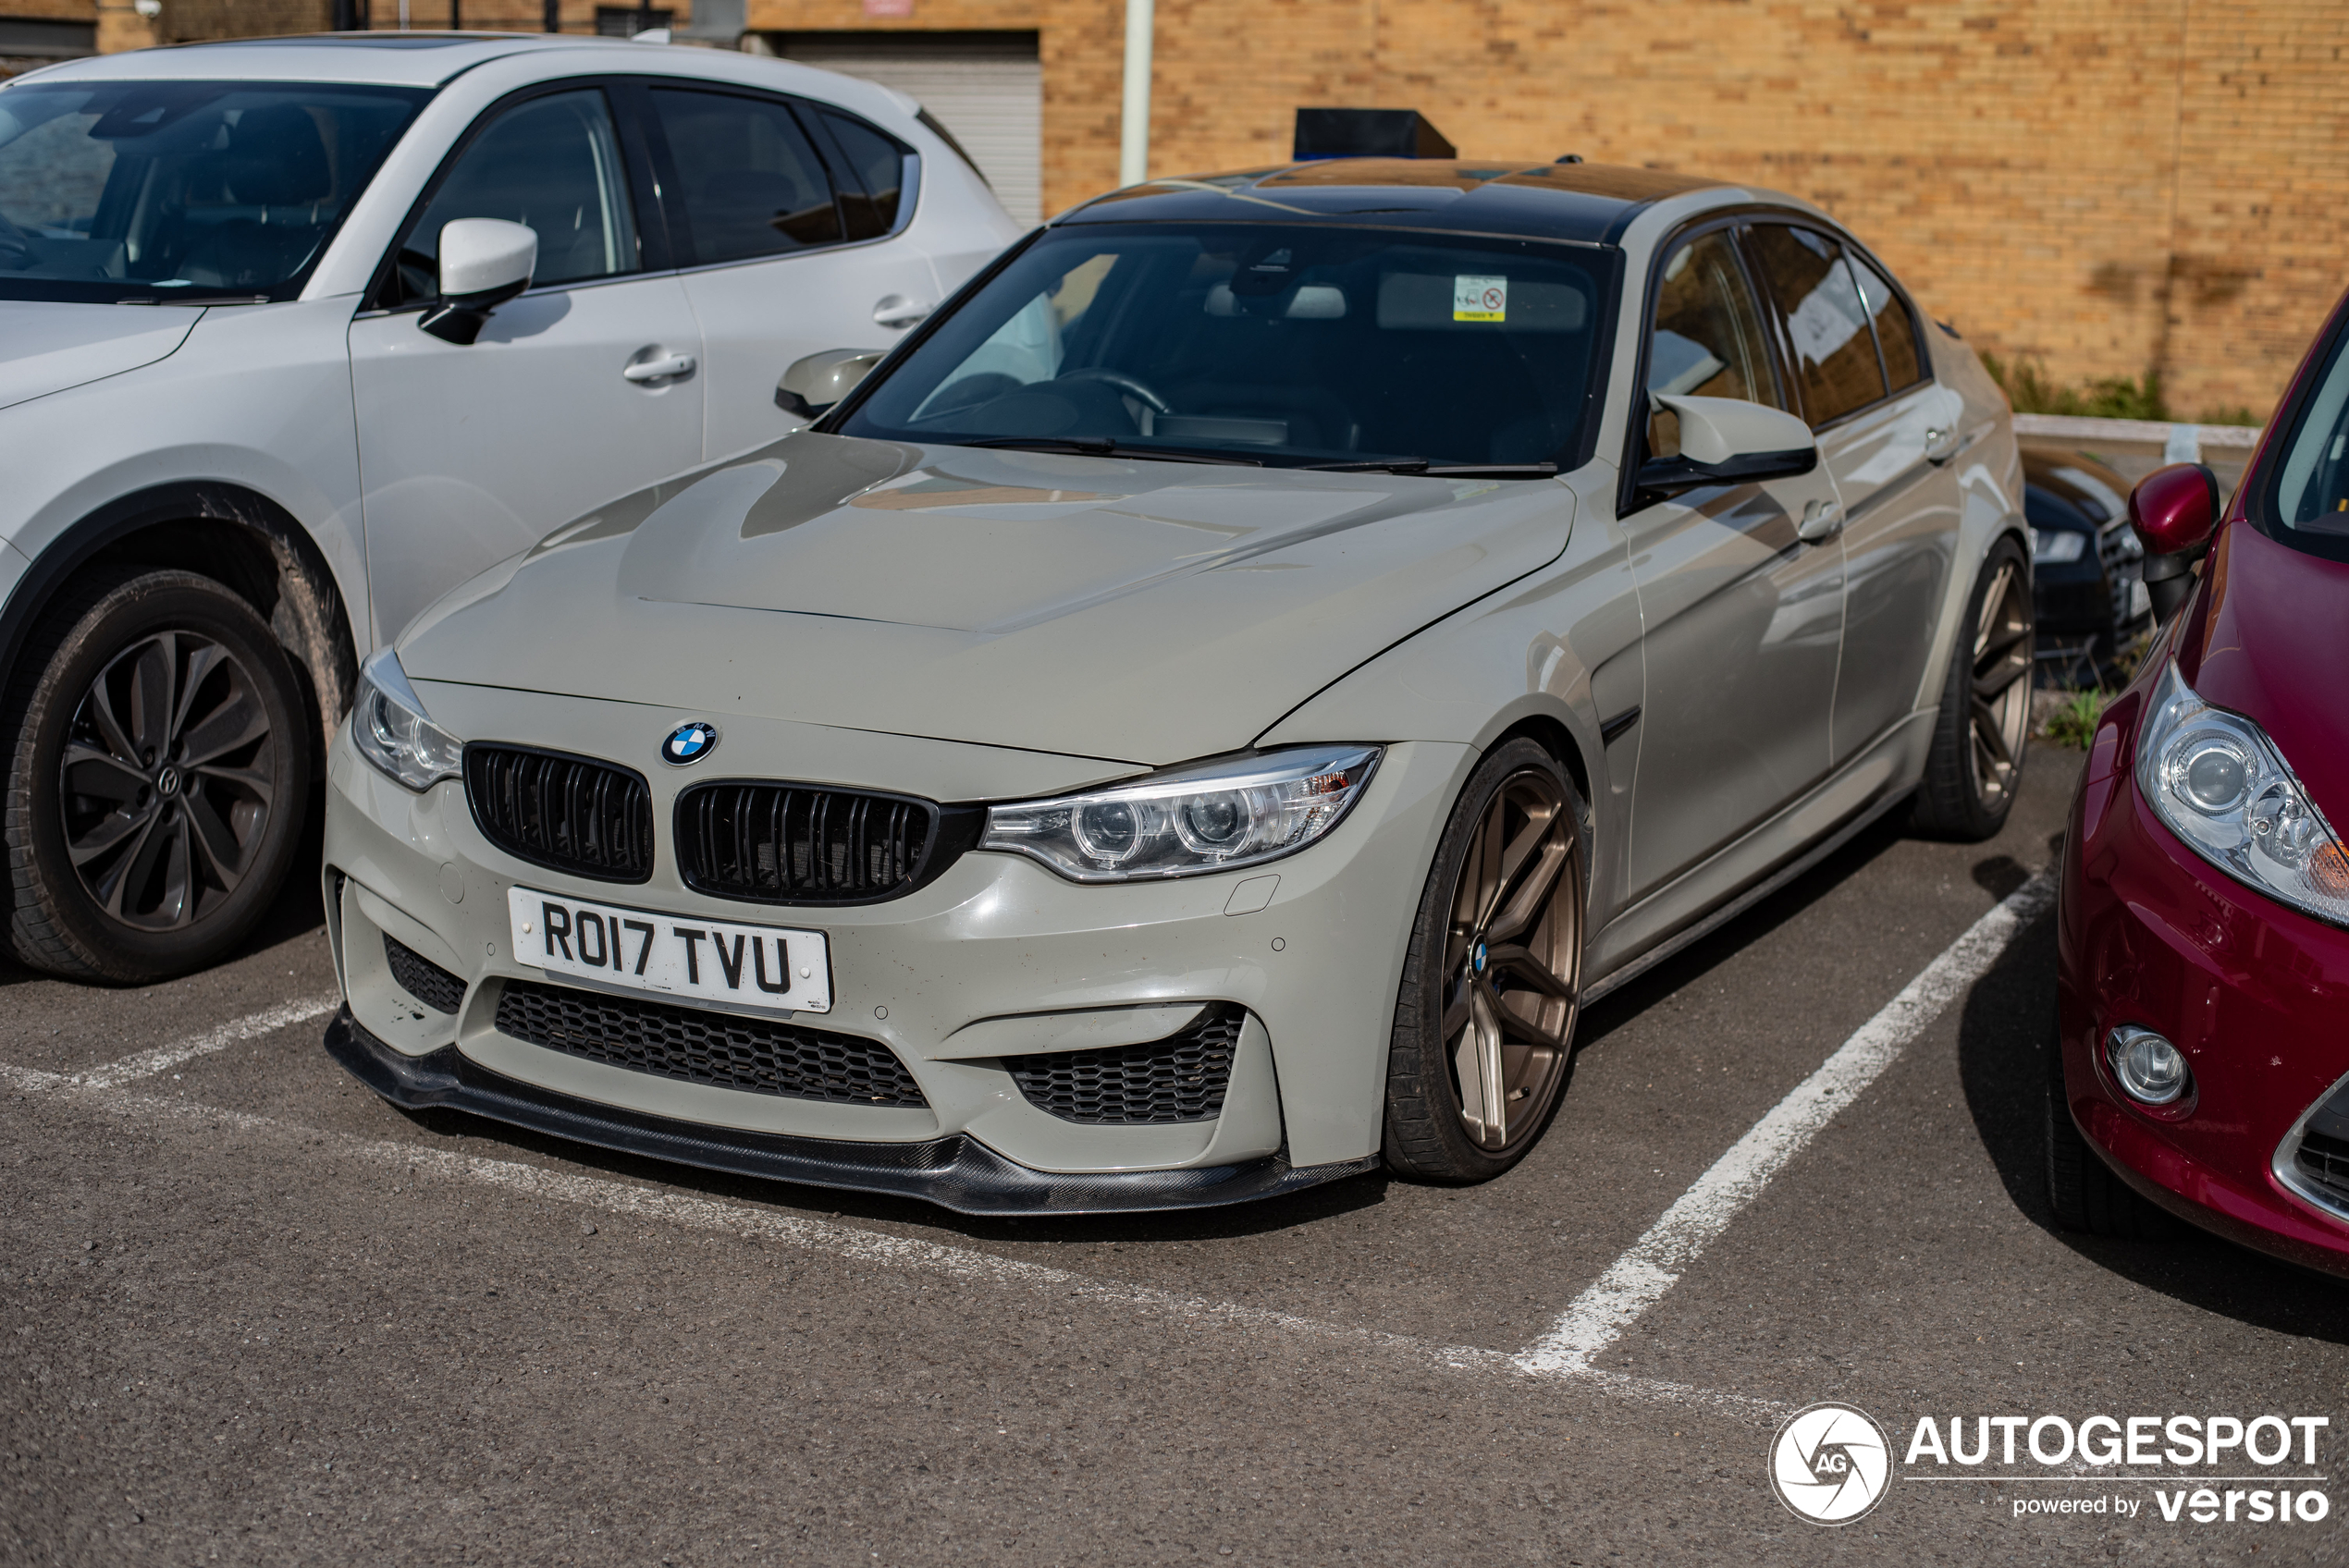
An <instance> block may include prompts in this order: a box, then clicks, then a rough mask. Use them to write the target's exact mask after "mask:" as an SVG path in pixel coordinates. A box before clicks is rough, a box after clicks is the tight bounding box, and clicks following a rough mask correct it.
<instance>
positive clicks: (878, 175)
mask: <svg viewBox="0 0 2349 1568" xmlns="http://www.w3.org/2000/svg"><path fill="white" fill-rule="evenodd" d="M823 116H824V124H825V125H826V126H828V127H829V128H830V130H831V133H832V140H833V141H836V142H838V143H839V144H840V150H841V153H842V155H843V156H845V157H846V158H847V160H848V166H849V167H850V168H852V169H854V170H855V172H856V178H857V179H858V181H859V182H861V183H862V185H863V186H864V189H863V190H858V191H855V192H851V191H848V190H842V192H841V193H840V206H841V212H842V214H843V215H844V216H845V217H846V218H847V220H848V238H850V239H878V238H879V236H881V235H884V234H887V233H888V232H889V231H890V230H892V229H893V228H895V227H897V217H898V213H897V208H898V204H899V202H901V201H903V200H904V189H905V160H906V159H907V158H908V157H910V156H911V155H912V154H910V153H907V152H906V150H905V149H904V148H903V147H901V146H899V145H898V144H897V143H896V142H895V141H892V140H891V139H890V138H888V137H886V136H884V135H882V134H881V133H880V132H879V131H878V130H875V129H873V128H872V127H871V126H868V125H867V124H866V123H865V122H864V121H863V120H859V119H851V118H850V117H849V116H846V115H842V114H835V113H834V112H833V111H831V110H830V109H826V110H824V111H823Z"/></svg>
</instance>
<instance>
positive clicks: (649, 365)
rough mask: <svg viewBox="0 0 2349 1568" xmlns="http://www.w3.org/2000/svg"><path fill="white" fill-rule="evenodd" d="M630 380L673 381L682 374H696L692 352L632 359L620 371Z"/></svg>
mask: <svg viewBox="0 0 2349 1568" xmlns="http://www.w3.org/2000/svg"><path fill="white" fill-rule="evenodd" d="M620 374H621V375H622V376H624V377H626V378H627V379H628V380H630V381H633V382H638V383H643V382H646V381H672V380H674V379H676V378H677V377H678V376H681V375H691V374H694V357H693V356H692V355H691V354H663V355H661V356H660V357H659V358H658V359H652V360H631V361H628V363H627V365H626V366H625V367H623V368H622V369H621V373H620Z"/></svg>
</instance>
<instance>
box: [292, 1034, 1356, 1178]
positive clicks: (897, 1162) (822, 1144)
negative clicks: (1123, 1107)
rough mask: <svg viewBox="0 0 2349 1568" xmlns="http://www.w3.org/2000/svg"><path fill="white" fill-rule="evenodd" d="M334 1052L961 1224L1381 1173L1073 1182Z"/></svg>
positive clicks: (993, 1158)
mask: <svg viewBox="0 0 2349 1568" xmlns="http://www.w3.org/2000/svg"><path fill="white" fill-rule="evenodd" d="M326 1054H327V1055H329V1056H331V1057H333V1058H334V1059H335V1060H337V1061H338V1062H340V1063H341V1064H342V1065H343V1066H344V1067H345V1068H346V1069H348V1070H349V1071H350V1072H351V1075H352V1076H353V1077H355V1078H357V1079H358V1080H359V1081H360V1082H361V1083H363V1084H366V1085H367V1087H369V1088H371V1089H373V1090H375V1093H377V1094H378V1095H381V1096H383V1097H384V1098H386V1099H387V1100H389V1101H391V1103H392V1104H394V1105H398V1106H405V1107H408V1108H409V1109H423V1108H424V1107H426V1106H446V1107H448V1108H449V1109H454V1110H463V1111H470V1112H472V1113H473V1115H475V1116H483V1117H487V1118H489V1119H490V1120H492V1121H503V1122H507V1123H509V1124H510V1125H512V1126H516V1127H527V1128H529V1129H530V1130H531V1131H533V1132H536V1133H551V1134H552V1135H554V1136H556V1137H559V1138H569V1139H572V1141H574V1142H577V1143H583V1144H593V1145H596V1146H597V1147H599V1148H608V1149H617V1150H619V1151H621V1152H622V1153H625V1154H634V1155H644V1156H647V1157H649V1158H654V1159H667V1160H674V1161H675V1162H677V1163H678V1164H680V1165H693V1166H698V1167H700V1168H701V1169H703V1170H725V1171H731V1172H733V1173H735V1174H737V1175H744V1176H764V1177H769V1178H771V1179H773V1180H775V1181H779V1182H800V1183H803V1184H805V1185H807V1186H811V1187H842V1188H846V1189H848V1190H850V1191H852V1192H860V1193H886V1194H892V1195H894V1196H899V1197H911V1198H921V1199H923V1200H925V1201H927V1202H929V1203H934V1204H937V1205H939V1206H940V1207H943V1208H951V1209H953V1210H954V1211H955V1212H956V1213H958V1214H978V1215H998V1216H1028V1215H1054V1214H1135V1213H1149V1212H1151V1211H1154V1210H1162V1209H1175V1208H1212V1207H1218V1206H1220V1205H1224V1204H1235V1203H1251V1202H1254V1201H1255V1200H1257V1199H1259V1198H1269V1197H1277V1196H1279V1195H1281V1194H1284V1193H1293V1192H1297V1191H1299V1190H1301V1189H1303V1188H1306V1187H1312V1186H1318V1185H1320V1184H1321V1183H1322V1182H1334V1181H1337V1180H1339V1179H1341V1178H1343V1177H1347V1176H1359V1175H1362V1174H1364V1173H1365V1172H1367V1171H1370V1170H1374V1169H1376V1168H1377V1165H1378V1163H1379V1161H1378V1157H1377V1156H1376V1155H1367V1156H1364V1157H1363V1158H1359V1159H1348V1160H1339V1161H1337V1162H1335V1163H1334V1164H1330V1165H1309V1166H1304V1167H1301V1168H1300V1167H1297V1166H1292V1165H1291V1164H1289V1162H1288V1159H1287V1157H1286V1156H1285V1154H1271V1155H1266V1156H1264V1157H1262V1158H1258V1159H1251V1160H1246V1161H1243V1162H1241V1163H1239V1164H1236V1165H1217V1166H1209V1167H1204V1168H1199V1169H1191V1170H1136V1171H1122V1172H1116V1173H1113V1174H1106V1175H1065V1174H1061V1173H1057V1172H1054V1171H1049V1170H1031V1169H1029V1168H1028V1167H1027V1166H1025V1165H1020V1164H1016V1163H1015V1162H1014V1161H1012V1160H1008V1159H1005V1158H1003V1157H1002V1155H1000V1154H997V1153H996V1152H995V1151H994V1150H993V1149H990V1148H989V1147H988V1146H987V1145H985V1144H982V1143H980V1142H979V1141H978V1139H976V1138H972V1137H968V1136H966V1135H965V1134H963V1133H950V1134H948V1135H947V1136H945V1137H942V1138H931V1139H929V1140H927V1141H925V1142H922V1143H917V1144H881V1143H858V1142H850V1141H847V1140H843V1139H835V1138H795V1137H786V1136H783V1135H781V1134H779V1133H745V1132H741V1131H738V1130H736V1129H734V1128H731V1127H709V1126H704V1125H702V1124H700V1123H698V1122H691V1121H674V1120H671V1119H670V1118H668V1117H662V1116H647V1115H645V1114H643V1113H642V1112H638V1111H632V1110H623V1109H619V1108H618V1107H615V1106H608V1105H598V1104H596V1102H594V1101H592V1100H583V1099H578V1098H574V1097H573V1096H569V1095H559V1094H555V1093H553V1092H552V1091H550V1090H547V1089H541V1088H538V1087H536V1086H535V1085H534V1084H524V1083H522V1082H520V1081H518V1080H516V1079H512V1078H508V1077H506V1076H504V1075H503V1074H501V1073H497V1072H490V1071H489V1070H488V1069H486V1068H485V1067H483V1066H481V1065H480V1064H479V1063H478V1062H475V1061H473V1060H469V1059H468V1058H466V1057H465V1056H464V1054H463V1053H462V1052H461V1051H459V1050H458V1049H457V1047H454V1046H445V1047H441V1048H440V1049H439V1050H437V1051H434V1052H432V1053H430V1054H429V1055H426V1056H420V1057H418V1056H407V1055H404V1054H402V1053H401V1052H400V1051H396V1050H394V1049H392V1048H391V1047H389V1046H387V1045H386V1044H384V1042H383V1041H381V1040H379V1039H377V1038H376V1037H375V1035H371V1034H369V1033H368V1032H367V1030H366V1028H365V1027H364V1026H363V1025H362V1024H361V1023H359V1021H358V1020H356V1019H354V1018H353V1017H351V1009H350V1008H349V1007H345V1008H343V1009H342V1011H339V1012H338V1013H337V1014H336V1015H335V1020H334V1022H333V1023H330V1024H328V1025H327V1026H326Z"/></svg>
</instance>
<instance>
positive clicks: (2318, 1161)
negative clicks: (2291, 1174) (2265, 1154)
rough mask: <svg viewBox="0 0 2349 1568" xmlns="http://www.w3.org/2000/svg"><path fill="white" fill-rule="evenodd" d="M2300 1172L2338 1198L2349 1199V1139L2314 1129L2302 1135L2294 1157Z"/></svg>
mask: <svg viewBox="0 0 2349 1568" xmlns="http://www.w3.org/2000/svg"><path fill="white" fill-rule="evenodd" d="M2294 1163H2296V1164H2297V1165H2298V1166H2299V1167H2300V1173H2301V1174H2302V1175H2303V1176H2306V1177H2307V1178H2308V1180H2310V1181H2311V1182H2316V1183H2317V1184H2318V1186H2320V1187H2323V1188H2324V1189H2325V1190H2326V1191H2328V1192H2330V1193H2332V1194H2335V1195H2336V1196H2339V1197H2343V1198H2349V1139H2342V1138H2333V1137H2328V1136H2326V1135H2325V1134H2324V1133H2318V1132H2316V1131H2314V1130H2311V1131H2309V1132H2306V1133H2302V1134H2301V1135H2300V1149H2299V1152H2298V1154H2297V1155H2296V1156H2294Z"/></svg>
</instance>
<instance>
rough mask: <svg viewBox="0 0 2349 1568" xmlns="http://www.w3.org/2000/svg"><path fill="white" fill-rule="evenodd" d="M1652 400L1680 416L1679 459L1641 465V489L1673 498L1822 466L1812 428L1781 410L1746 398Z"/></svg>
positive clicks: (1663, 396) (1667, 396)
mask: <svg viewBox="0 0 2349 1568" xmlns="http://www.w3.org/2000/svg"><path fill="white" fill-rule="evenodd" d="M1653 396H1654V400H1655V401H1656V402H1657V403H1658V404H1660V405H1662V406H1663V407H1665V408H1666V409H1669V410H1672V412H1673V413H1675V414H1677V415H1679V420H1680V453H1679V456H1678V457H1673V458H1650V459H1648V460H1647V461H1646V462H1643V463H1642V464H1641V465H1640V488H1641V489H1642V490H1654V491H1659V492H1662V493H1664V494H1666V495H1669V494H1671V493H1672V492H1674V491H1676V490H1688V489H1693V488H1694V487H1696V486H1697V485H1700V484H1741V483H1744V482H1746V481H1750V480H1756V479H1782V478H1785V477H1786V476H1788V475H1789V474H1796V473H1808V472H1811V471H1812V470H1813V469H1814V468H1816V467H1818V465H1819V444H1818V442H1817V441H1815V440H1814V439H1813V437H1812V435H1811V427H1810V426H1809V425H1807V424H1805V423H1802V421H1801V420H1800V419H1798V418H1796V417H1795V416H1794V415H1792V414H1790V413H1788V412H1786V411H1785V410H1782V409H1772V408H1765V407H1764V406H1763V405H1762V404H1760V403H1749V402H1747V401H1746V400H1745V399H1743V398H1690V397H1682V396H1678V395H1675V394H1673V393H1669V392H1658V393H1655V394H1654V395H1653Z"/></svg>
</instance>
